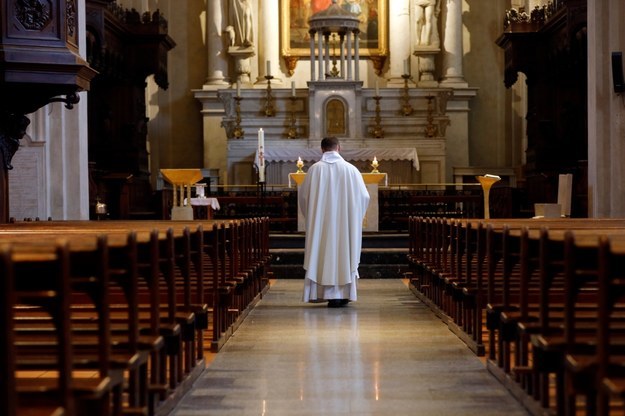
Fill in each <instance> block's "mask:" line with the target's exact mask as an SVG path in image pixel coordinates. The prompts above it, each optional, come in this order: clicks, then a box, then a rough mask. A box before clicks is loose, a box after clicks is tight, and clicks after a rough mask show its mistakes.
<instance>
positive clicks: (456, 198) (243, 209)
mask: <svg viewBox="0 0 625 416" xmlns="http://www.w3.org/2000/svg"><path fill="white" fill-rule="evenodd" d="M210 196H212V197H216V198H217V199H218V200H219V205H220V206H221V209H220V210H219V211H215V212H214V218H215V219H226V218H248V217H256V216H259V215H262V216H267V217H269V219H270V230H271V231H272V232H296V231H297V190H296V189H295V188H289V187H287V186H284V185H272V186H267V187H266V188H265V190H264V191H262V192H261V190H260V188H258V187H256V186H220V187H218V188H217V192H216V193H213V194H212V195H210ZM490 200H491V217H492V218H504V217H508V218H509V217H511V216H512V215H513V214H515V213H514V212H513V207H512V205H513V203H512V201H513V194H512V189H511V188H508V187H494V188H493V190H492V191H491V196H490ZM378 203H379V213H380V214H379V221H380V227H379V229H380V231H395V232H406V231H407V230H408V219H409V218H410V216H428V217H446V218H483V215H484V207H483V205H484V203H483V195H482V189H481V187H480V186H479V184H456V183H454V184H440V183H438V184H434V183H432V184H394V185H389V186H381V187H380V191H379V199H378Z"/></svg>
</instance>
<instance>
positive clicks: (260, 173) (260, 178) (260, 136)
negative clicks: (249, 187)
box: [258, 128, 265, 182]
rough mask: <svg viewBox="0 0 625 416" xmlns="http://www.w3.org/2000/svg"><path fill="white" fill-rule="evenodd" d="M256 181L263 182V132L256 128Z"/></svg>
mask: <svg viewBox="0 0 625 416" xmlns="http://www.w3.org/2000/svg"><path fill="white" fill-rule="evenodd" d="M258 182H265V132H264V131H263V129H262V128H260V129H258Z"/></svg>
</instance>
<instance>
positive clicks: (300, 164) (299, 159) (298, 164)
mask: <svg viewBox="0 0 625 416" xmlns="http://www.w3.org/2000/svg"><path fill="white" fill-rule="evenodd" d="M295 166H297V172H295V173H304V171H303V170H302V168H303V167H304V162H302V158H301V157H298V158H297V163H296V164H295Z"/></svg>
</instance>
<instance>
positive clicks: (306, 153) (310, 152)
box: [265, 147, 420, 170]
mask: <svg viewBox="0 0 625 416" xmlns="http://www.w3.org/2000/svg"><path fill="white" fill-rule="evenodd" d="M341 156H342V157H343V159H345V160H349V161H359V162H364V161H371V160H373V158H374V157H375V158H377V159H378V160H410V161H411V162H412V166H413V167H414V168H415V170H420V166H419V156H418V154H417V149H416V148H414V147H406V148H379V149H372V148H361V149H344V148H343V147H341ZM298 157H301V158H302V161H304V162H317V161H318V160H319V159H321V156H319V150H318V149H289V148H284V147H270V148H266V149H265V162H293V163H295V162H296V161H297V158H298Z"/></svg>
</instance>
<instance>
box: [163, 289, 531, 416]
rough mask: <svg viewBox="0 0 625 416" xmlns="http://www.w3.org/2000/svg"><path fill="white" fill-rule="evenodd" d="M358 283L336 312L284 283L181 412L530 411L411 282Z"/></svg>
mask: <svg viewBox="0 0 625 416" xmlns="http://www.w3.org/2000/svg"><path fill="white" fill-rule="evenodd" d="M358 284H359V290H358V296H359V300H358V302H354V303H350V304H349V306H347V307H346V308H341V309H333V308H327V307H326V304H325V303H323V304H304V303H302V302H301V301H300V299H301V291H302V287H303V281H301V280H286V279H285V280H277V281H276V282H275V283H274V284H273V286H272V287H271V289H270V290H269V292H268V293H267V295H266V296H265V297H264V298H263V300H262V301H261V302H260V303H259V304H258V306H257V307H256V308H255V309H254V311H253V312H252V313H251V314H250V315H249V316H248V317H247V319H246V320H245V321H244V323H243V324H242V325H241V327H240V328H239V329H238V330H237V331H236V333H235V335H234V336H233V337H232V338H231V339H230V340H229V341H228V343H227V344H226V345H225V346H224V348H223V349H222V350H221V352H219V353H218V354H217V356H216V357H215V359H214V361H213V362H212V363H211V364H210V365H209V366H208V368H207V369H206V370H205V372H204V373H203V375H202V376H201V377H200V378H199V379H198V381H197V382H196V383H195V386H194V388H193V389H192V390H191V391H190V392H189V393H188V395H187V396H186V397H185V398H184V399H183V400H182V401H181V403H180V404H179V406H178V407H177V408H176V409H175V410H174V411H173V412H172V415H174V416H191V415H194V416H196V415H236V416H242V415H259V416H261V415H262V416H275V415H289V416H291V415H393V416H396V415H428V416H434V415H450V416H451V415H480V416H485V415H506V416H515V415H527V413H526V412H525V411H524V410H523V408H522V407H521V406H520V405H519V404H518V402H517V401H516V400H515V399H514V398H512V396H510V395H509V394H508V392H507V391H506V390H505V388H504V387H503V386H502V385H501V384H500V383H499V382H498V381H496V380H495V379H494V377H493V376H491V375H490V374H488V372H487V370H486V369H485V366H484V364H483V363H482V362H481V361H480V360H479V359H478V358H477V357H476V356H475V355H474V354H473V353H472V352H471V351H470V350H469V349H468V348H467V347H466V346H465V345H464V344H463V343H462V342H461V341H460V340H458V338H457V337H456V336H455V335H454V334H452V333H451V332H450V331H449V330H448V329H447V327H446V326H445V325H444V324H443V323H442V322H441V321H440V320H439V319H438V318H436V317H435V316H434V314H432V313H431V312H430V310H429V309H428V308H427V307H426V306H424V305H423V304H421V303H420V302H419V301H418V300H417V299H416V298H415V297H414V295H413V294H412V293H411V292H410V291H409V290H408V288H407V287H406V286H405V285H404V284H403V282H402V281H401V280H395V279H384V280H371V279H361V280H360V281H359V282H358Z"/></svg>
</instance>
